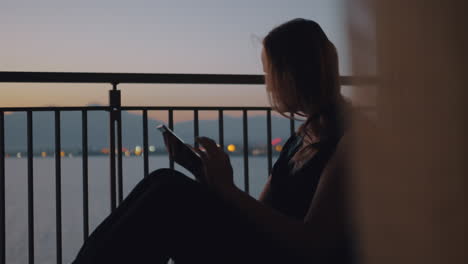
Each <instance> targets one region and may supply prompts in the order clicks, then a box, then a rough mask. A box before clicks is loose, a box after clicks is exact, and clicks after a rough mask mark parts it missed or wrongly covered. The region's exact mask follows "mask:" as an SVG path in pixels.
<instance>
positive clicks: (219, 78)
mask: <svg viewBox="0 0 468 264" xmlns="http://www.w3.org/2000/svg"><path fill="white" fill-rule="evenodd" d="M340 81H341V85H366V84H368V85H372V84H375V83H376V82H377V79H376V77H372V76H359V77H357V76H342V77H340ZM0 82H12V83H110V84H122V83H140V84H151V83H153V84H156V83H158V84H251V85H255V84H263V83H264V82H265V80H264V76H263V75H248V74H176V73H167V74H164V73H87V72H86V73H84V72H17V71H0Z"/></svg>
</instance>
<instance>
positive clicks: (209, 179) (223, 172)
mask: <svg viewBox="0 0 468 264" xmlns="http://www.w3.org/2000/svg"><path fill="white" fill-rule="evenodd" d="M196 140H197V142H198V143H199V144H200V145H201V146H202V147H203V148H204V149H205V151H202V150H200V149H199V148H196V149H195V151H196V152H197V153H198V154H199V155H200V157H201V159H202V161H203V168H204V177H205V182H206V184H208V185H209V186H211V187H212V188H213V189H214V190H215V191H218V192H221V193H224V192H228V191H231V190H232V189H235V185H234V181H233V170H232V166H231V161H230V159H229V155H228V154H227V153H226V152H224V151H223V150H222V149H221V148H220V147H218V146H217V145H216V142H215V141H214V140H212V139H210V138H207V137H199V138H197V139H196Z"/></svg>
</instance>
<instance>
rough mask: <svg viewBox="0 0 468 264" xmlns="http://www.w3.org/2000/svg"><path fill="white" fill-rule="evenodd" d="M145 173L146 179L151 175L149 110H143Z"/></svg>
mask: <svg viewBox="0 0 468 264" xmlns="http://www.w3.org/2000/svg"><path fill="white" fill-rule="evenodd" d="M143 173H144V177H147V176H148V174H149V157H148V110H146V109H145V110H143Z"/></svg>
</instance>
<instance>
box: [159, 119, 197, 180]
mask: <svg viewBox="0 0 468 264" xmlns="http://www.w3.org/2000/svg"><path fill="white" fill-rule="evenodd" d="M157 129H158V130H159V131H161V133H163V137H164V143H165V145H166V149H167V151H168V152H169V157H171V158H172V159H173V160H174V162H176V163H177V164H179V165H180V166H182V167H184V168H185V169H187V170H188V171H190V172H191V173H192V174H193V175H194V176H195V177H196V178H197V179H198V178H199V177H200V175H201V173H202V172H203V164H202V160H201V158H200V155H199V154H198V153H196V152H195V151H194V150H192V148H191V147H190V146H188V145H187V144H185V142H184V141H183V140H182V139H181V138H179V137H178V136H177V135H176V134H175V133H174V132H173V131H172V130H170V129H169V128H168V127H167V126H165V125H158V126H157ZM199 180H200V179H199Z"/></svg>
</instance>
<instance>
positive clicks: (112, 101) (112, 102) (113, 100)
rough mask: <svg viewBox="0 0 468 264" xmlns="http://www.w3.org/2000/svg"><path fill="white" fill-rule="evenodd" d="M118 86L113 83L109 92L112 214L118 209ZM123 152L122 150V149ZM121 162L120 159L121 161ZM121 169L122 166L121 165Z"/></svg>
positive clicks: (119, 102)
mask: <svg viewBox="0 0 468 264" xmlns="http://www.w3.org/2000/svg"><path fill="white" fill-rule="evenodd" d="M117 85H118V83H112V90H110V91H109V107H110V110H109V111H110V112H109V115H110V116H109V121H110V122H109V139H110V144H109V145H110V149H109V155H110V170H109V173H110V196H111V197H110V199H111V201H110V202H111V212H113V211H114V210H115V208H116V207H117V206H116V205H117V203H116V201H117V199H116V198H117V195H116V191H117V190H116V175H115V171H116V170H115V128H116V122H119V123H120V106H121V100H120V91H119V90H117ZM119 136H120V138H121V136H122V135H121V133H119ZM120 151H122V149H120ZM119 161H120V159H119ZM119 168H120V165H119ZM119 174H121V171H119Z"/></svg>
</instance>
